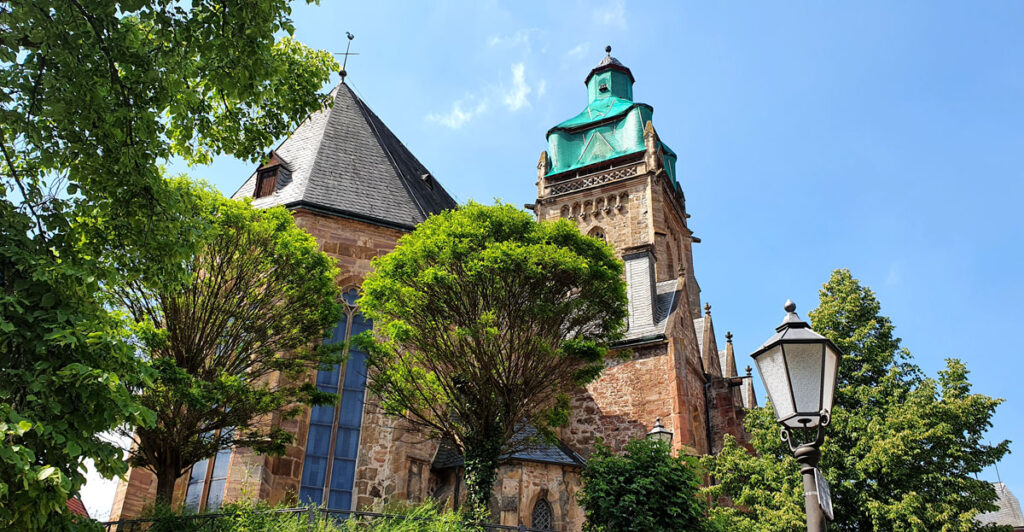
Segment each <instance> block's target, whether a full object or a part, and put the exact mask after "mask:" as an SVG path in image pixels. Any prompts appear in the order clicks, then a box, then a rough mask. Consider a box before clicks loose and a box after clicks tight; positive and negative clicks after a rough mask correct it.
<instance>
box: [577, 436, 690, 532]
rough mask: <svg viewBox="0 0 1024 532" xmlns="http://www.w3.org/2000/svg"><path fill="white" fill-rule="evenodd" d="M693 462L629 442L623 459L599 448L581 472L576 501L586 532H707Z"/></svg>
mask: <svg viewBox="0 0 1024 532" xmlns="http://www.w3.org/2000/svg"><path fill="white" fill-rule="evenodd" d="M696 466H697V460H696V459H695V458H693V457H689V456H682V455H680V456H672V453H671V451H670V450H669V446H668V445H667V444H665V443H664V442H658V441H650V440H633V441H631V442H629V443H627V444H626V449H625V454H623V455H622V456H619V455H616V454H615V453H614V452H613V451H612V450H611V448H610V447H608V446H606V445H601V444H598V445H597V448H596V450H595V452H594V454H592V455H591V456H590V459H589V460H588V461H587V467H586V469H584V470H583V476H582V480H583V489H582V490H581V491H580V493H579V501H580V504H581V505H582V506H583V508H584V509H585V510H586V513H587V521H586V524H585V525H584V529H585V530H589V531H594V532H599V531H609V532H610V531H615V532H629V531H638V532H640V531H643V532H648V531H669V530H673V531H674V530H690V531H699V530H705V529H706V528H705V524H704V512H705V504H704V501H703V500H702V499H700V498H698V497H697V491H698V490H699V488H700V482H699V480H698V478H697V473H696V471H695V469H696Z"/></svg>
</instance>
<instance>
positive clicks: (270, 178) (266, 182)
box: [253, 166, 280, 198]
mask: <svg viewBox="0 0 1024 532" xmlns="http://www.w3.org/2000/svg"><path fill="white" fill-rule="evenodd" d="M278 168H280V166H271V167H270V168H263V169H261V170H259V171H258V172H256V192H255V194H253V196H254V197H256V198H262V197H264V196H269V195H271V194H273V193H274V191H275V190H277V169H278Z"/></svg>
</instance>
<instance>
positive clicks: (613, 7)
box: [594, 0, 626, 28]
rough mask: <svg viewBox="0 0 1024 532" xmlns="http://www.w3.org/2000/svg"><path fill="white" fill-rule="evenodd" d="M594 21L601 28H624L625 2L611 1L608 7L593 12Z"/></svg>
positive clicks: (619, 0) (620, 0) (623, 0)
mask: <svg viewBox="0 0 1024 532" xmlns="http://www.w3.org/2000/svg"><path fill="white" fill-rule="evenodd" d="M594 21H595V22H597V23H598V24H599V25H603V26H614V27H617V28H625V27H626V2H625V0H612V1H611V2H609V3H608V5H606V6H604V7H602V8H598V9H597V10H595V11H594Z"/></svg>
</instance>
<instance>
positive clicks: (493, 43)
mask: <svg viewBox="0 0 1024 532" xmlns="http://www.w3.org/2000/svg"><path fill="white" fill-rule="evenodd" d="M533 31H535V30H518V31H516V32H515V33H512V34H509V35H492V36H491V37H490V38H489V39H487V46H489V47H491V48H515V47H517V46H518V47H521V48H524V49H525V50H527V51H528V50H529V49H530V33H532V32H533Z"/></svg>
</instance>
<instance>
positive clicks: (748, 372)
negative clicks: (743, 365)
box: [747, 366, 752, 377]
mask: <svg viewBox="0 0 1024 532" xmlns="http://www.w3.org/2000/svg"><path fill="white" fill-rule="evenodd" d="M751 371H752V370H751V368H750V366H747V376H748V377H749V376H750V372H751Z"/></svg>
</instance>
